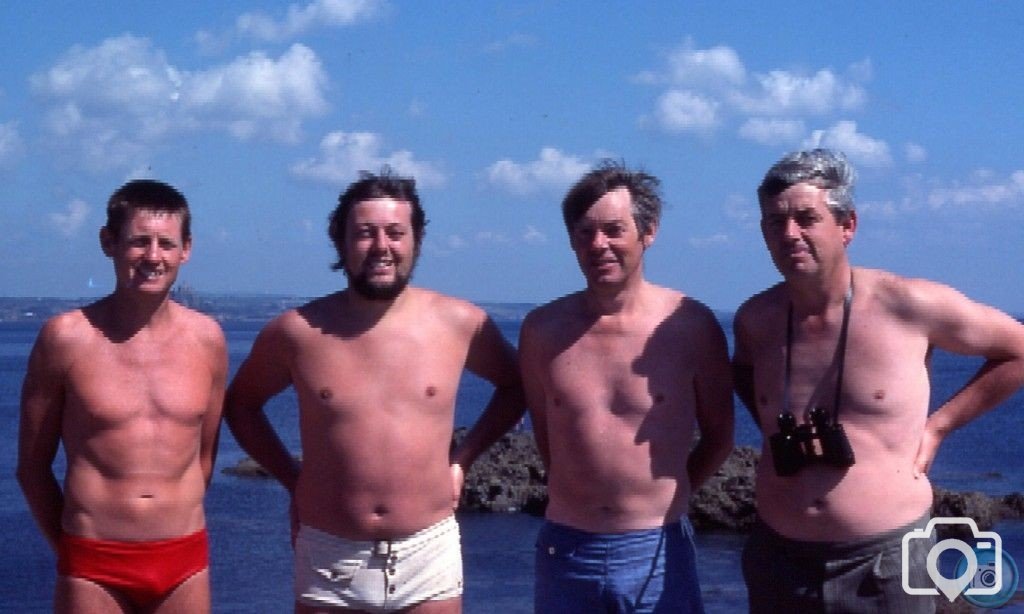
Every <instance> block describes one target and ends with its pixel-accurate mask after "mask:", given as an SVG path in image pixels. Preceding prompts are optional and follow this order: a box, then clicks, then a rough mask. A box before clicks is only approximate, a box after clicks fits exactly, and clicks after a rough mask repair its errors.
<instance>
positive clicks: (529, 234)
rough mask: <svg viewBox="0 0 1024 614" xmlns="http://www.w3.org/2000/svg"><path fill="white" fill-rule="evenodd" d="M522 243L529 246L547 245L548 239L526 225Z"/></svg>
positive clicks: (534, 228) (532, 227)
mask: <svg viewBox="0 0 1024 614" xmlns="http://www.w3.org/2000/svg"><path fill="white" fill-rule="evenodd" d="M523 242H524V243H529V244H530V245H540V244H542V243H547V242H548V237H547V235H545V234H544V233H543V232H541V231H539V230H537V228H536V227H534V226H530V225H528V226H527V227H526V231H525V232H523Z"/></svg>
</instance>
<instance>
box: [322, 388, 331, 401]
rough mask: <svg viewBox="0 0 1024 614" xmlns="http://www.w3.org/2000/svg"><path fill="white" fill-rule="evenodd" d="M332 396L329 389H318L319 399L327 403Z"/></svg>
mask: <svg viewBox="0 0 1024 614" xmlns="http://www.w3.org/2000/svg"><path fill="white" fill-rule="evenodd" d="M333 396H334V393H333V392H331V389H330V388H321V389H320V398H321V399H323V400H325V401H327V400H329V399H330V398H331V397H333Z"/></svg>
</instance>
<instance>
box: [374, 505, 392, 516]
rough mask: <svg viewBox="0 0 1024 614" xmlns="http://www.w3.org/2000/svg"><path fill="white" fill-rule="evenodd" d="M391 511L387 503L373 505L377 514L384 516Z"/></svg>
mask: <svg viewBox="0 0 1024 614" xmlns="http://www.w3.org/2000/svg"><path fill="white" fill-rule="evenodd" d="M389 511H390V510H389V509H388V508H387V506H386V505H375V506H373V513H374V514H376V515H377V516H384V515H386V514H387V513H388V512H389Z"/></svg>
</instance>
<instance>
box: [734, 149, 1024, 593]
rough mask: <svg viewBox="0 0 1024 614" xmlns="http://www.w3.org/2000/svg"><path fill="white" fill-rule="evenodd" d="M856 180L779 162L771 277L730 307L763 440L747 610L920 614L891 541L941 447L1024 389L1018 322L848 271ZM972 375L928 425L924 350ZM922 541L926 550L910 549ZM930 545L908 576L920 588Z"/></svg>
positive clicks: (769, 186) (818, 155) (822, 158)
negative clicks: (970, 366)
mask: <svg viewBox="0 0 1024 614" xmlns="http://www.w3.org/2000/svg"><path fill="white" fill-rule="evenodd" d="M853 181H854V172H853V169H852V167H851V166H850V164H849V163H848V162H847V161H846V158H845V157H844V156H843V155H842V154H840V153H837V152H832V151H829V150H824V149H815V150H812V151H803V152H797V153H793V154H789V155H787V156H785V157H784V158H782V159H781V160H780V161H779V162H777V163H776V164H775V165H773V166H772V167H771V169H769V170H768V172H767V174H766V175H765V177H764V180H763V181H762V183H761V185H760V187H759V188H758V191H757V193H758V200H759V203H760V208H761V231H762V234H763V236H764V240H765V244H766V246H767V248H768V251H769V253H770V254H771V257H772V261H773V262H774V264H775V266H776V268H777V269H778V270H779V272H780V273H781V274H782V277H783V281H782V282H780V283H778V284H776V285H775V286H773V287H771V288H769V289H767V290H765V291H763V292H761V293H759V294H757V295H755V296H753V297H752V298H750V299H749V300H747V301H746V302H745V303H744V304H743V305H742V306H741V307H740V309H739V311H738V312H737V313H736V318H735V323H734V326H735V340H736V347H735V353H734V357H733V365H734V370H735V376H736V378H735V384H736V389H737V393H738V394H739V396H740V398H741V399H742V400H743V402H744V403H745V404H746V405H747V407H748V408H749V409H750V410H751V412H752V414H753V415H754V418H755V421H756V422H757V424H758V425H759V426H760V427H761V430H762V433H763V434H764V437H765V445H764V450H763V454H762V458H761V463H760V464H759V465H758V468H757V506H758V514H759V516H760V519H759V522H758V525H757V527H756V528H755V530H754V532H753V534H752V535H751V538H750V540H749V541H748V543H747V546H746V548H745V549H744V553H743V572H744V578H745V580H746V582H747V589H748V591H749V598H750V607H751V611H753V612H782V611H789V612H806V611H822V610H827V611H834V610H841V611H853V612H878V611H901V612H928V611H933V609H934V601H933V599H932V598H931V597H930V596H925V597H921V596H911V595H907V594H905V593H904V591H903V589H902V584H901V552H900V546H901V541H902V536H903V534H904V533H906V532H907V531H909V530H911V529H913V528H915V527H924V526H925V524H926V523H927V520H928V517H929V513H930V511H931V504H932V488H931V484H930V483H929V481H928V478H927V475H926V474H927V471H928V468H929V466H930V464H931V462H932V460H933V459H934V457H935V454H936V452H937V451H938V448H939V445H940V444H941V442H942V440H943V438H944V437H945V436H946V435H947V434H949V433H950V432H951V431H953V430H954V429H956V428H958V427H960V426H962V425H964V424H965V423H967V422H969V421H970V420H972V419H973V418H975V417H977V416H978V415H980V414H982V413H984V412H985V411H987V410H989V409H991V408H992V407H994V406H995V405H997V404H998V403H1000V402H1002V401H1003V400H1004V399H1006V398H1007V397H1008V396H1009V395H1011V394H1012V393H1013V392H1014V391H1015V390H1017V388H1018V387H1020V385H1021V384H1022V383H1024V326H1022V325H1021V324H1020V323H1018V322H1017V321H1015V320H1014V319H1013V318H1011V317H1010V316H1008V315H1006V314H1004V313H1002V312H1000V311H998V310H996V309H993V308H991V307H987V306H985V305H981V304H979V303H976V302H974V301H972V300H970V299H968V298H967V297H965V296H964V295H962V294H960V293H959V292H957V291H956V290H954V289H952V288H950V287H948V286H945V285H942V284H939V283H935V282H931V281H927V280H922V279H908V278H903V277H899V276H897V275H894V274H892V273H888V272H886V271H881V270H873V269H865V268H859V267H853V266H852V265H851V264H850V262H849V260H848V257H847V251H846V250H847V247H848V245H849V244H850V241H852V240H853V237H854V234H855V232H856V230H857V214H856V211H855V210H854V205H853ZM934 347H939V348H942V349H944V350H947V351H950V352H955V353H958V354H965V355H975V356H981V357H984V358H985V359H986V361H985V363H984V365H983V366H982V367H981V368H980V369H979V370H978V372H977V373H976V374H975V375H974V377H972V378H971V379H970V380H969V381H968V382H967V383H966V384H965V385H964V386H963V388H961V390H960V391H959V392H957V393H956V394H955V395H953V397H952V398H950V399H948V400H945V402H944V403H943V404H942V405H941V406H940V407H939V408H938V409H937V410H936V411H935V412H934V413H932V414H931V415H928V402H929V392H930V386H929V375H928V361H929V358H930V355H931V351H932V348H934ZM919 541H921V542H926V541H927V540H919ZM931 545H932V544H931V543H921V544H917V545H916V546H915V548H914V551H912V552H911V553H910V561H911V562H910V564H909V565H908V569H911V570H912V574H913V573H918V574H922V577H923V580H921V581H920V582H919V583H918V584H914V585H915V586H919V585H921V582H927V571H926V565H925V557H926V555H927V552H928V550H929V549H930V547H931Z"/></svg>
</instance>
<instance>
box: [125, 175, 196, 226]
mask: <svg viewBox="0 0 1024 614" xmlns="http://www.w3.org/2000/svg"><path fill="white" fill-rule="evenodd" d="M140 209H142V210H146V211H160V212H164V213H173V214H178V215H180V216H181V238H182V240H183V241H190V240H192V214H191V213H190V212H189V209H188V201H187V200H185V197H184V196H183V195H182V194H181V192H179V191H178V190H176V189H174V188H173V187H171V186H169V185H167V184H166V183H163V182H162V181H156V180H155V179H135V180H132V181H129V182H128V183H126V184H124V185H123V186H121V187H119V188H118V189H117V190H116V191H115V192H114V193H113V194H111V195H110V198H109V199H108V200H107V223H106V226H105V228H106V229H107V232H109V233H110V235H111V236H112V237H114V238H115V239H116V238H120V236H121V229H122V228H123V227H124V224H125V222H126V221H128V219H129V218H130V217H131V215H132V213H134V212H135V211H137V210H140Z"/></svg>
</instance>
